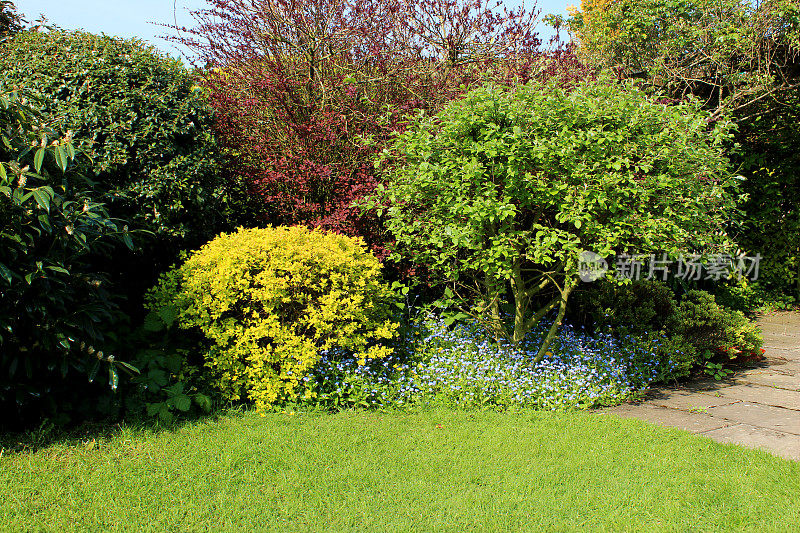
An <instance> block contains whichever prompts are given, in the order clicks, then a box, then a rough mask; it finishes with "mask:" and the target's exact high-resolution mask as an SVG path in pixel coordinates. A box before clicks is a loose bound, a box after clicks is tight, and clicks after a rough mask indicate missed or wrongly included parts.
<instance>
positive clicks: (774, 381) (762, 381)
mask: <svg viewBox="0 0 800 533" xmlns="http://www.w3.org/2000/svg"><path fill="white" fill-rule="evenodd" d="M733 381H734V382H735V383H737V384H741V383H750V384H753V385H762V386H764V387H773V388H777V389H786V390H790V391H800V377H798V376H796V375H793V374H780V373H777V372H773V371H772V370H770V369H764V370H763V371H762V372H752V373H743V374H741V375H737V376H735V377H734V378H733Z"/></svg>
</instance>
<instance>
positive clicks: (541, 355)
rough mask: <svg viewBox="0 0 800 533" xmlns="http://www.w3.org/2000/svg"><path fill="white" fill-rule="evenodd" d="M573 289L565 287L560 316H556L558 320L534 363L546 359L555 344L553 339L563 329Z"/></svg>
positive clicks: (562, 292) (568, 286)
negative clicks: (560, 328) (562, 323)
mask: <svg viewBox="0 0 800 533" xmlns="http://www.w3.org/2000/svg"><path fill="white" fill-rule="evenodd" d="M572 289H573V287H572V286H571V285H567V286H565V287H564V290H563V291H561V302H560V303H559V306H558V315H557V316H556V320H555V322H553V325H552V326H550V329H549V330H548V331H547V335H546V336H545V338H544V342H542V346H541V347H540V348H539V353H537V354H536V359H534V362H536V363H538V362H539V361H541V360H542V359H544V356H545V354H546V353H547V350H548V349H549V348H550V345H551V344H552V343H553V339H555V338H556V334H557V333H558V328H559V327H561V321H562V320H564V315H565V314H566V313H567V299H568V298H569V294H570V293H571V292H572Z"/></svg>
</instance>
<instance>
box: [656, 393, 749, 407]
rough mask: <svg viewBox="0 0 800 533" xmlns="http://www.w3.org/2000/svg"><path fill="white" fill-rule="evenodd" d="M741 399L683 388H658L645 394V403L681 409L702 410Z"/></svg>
mask: <svg viewBox="0 0 800 533" xmlns="http://www.w3.org/2000/svg"><path fill="white" fill-rule="evenodd" d="M739 401H741V400H740V399H738V398H730V397H723V396H713V395H712V394H709V393H706V392H691V391H685V390H674V391H669V390H667V391H665V390H663V389H662V390H658V391H654V392H652V393H650V394H648V395H647V403H649V404H650V405H656V406H659V407H669V408H672V409H679V410H681V411H689V412H692V411H702V410H704V409H708V408H709V407H717V406H719V405H728V404H731V403H736V402H739Z"/></svg>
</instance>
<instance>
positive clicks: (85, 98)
mask: <svg viewBox="0 0 800 533" xmlns="http://www.w3.org/2000/svg"><path fill="white" fill-rule="evenodd" d="M0 70H2V71H3V72H4V74H5V75H6V77H7V79H8V80H9V83H12V84H19V85H24V86H25V87H28V88H30V89H33V90H35V91H37V92H39V93H41V94H43V95H45V96H46V97H47V102H46V106H45V112H47V113H48V114H49V115H50V116H52V117H57V118H58V120H59V121H60V123H61V126H62V127H63V129H64V130H65V131H66V130H70V131H72V132H73V137H74V142H75V144H76V146H79V147H81V148H82V149H84V150H85V151H86V153H87V154H88V155H90V156H91V158H90V159H89V158H87V159H85V160H83V161H81V162H79V170H80V171H82V172H83V173H85V174H86V175H87V176H90V177H92V179H93V180H94V181H95V182H96V184H95V187H97V188H98V189H99V190H102V191H104V192H110V193H113V195H112V198H113V201H111V202H110V204H109V206H108V208H109V210H110V211H111V212H112V214H114V215H115V216H118V217H122V218H126V219H128V220H130V221H131V222H132V224H133V225H135V226H136V227H142V228H146V229H148V230H151V231H153V232H156V233H157V234H159V235H164V236H172V237H179V238H190V239H194V240H197V239H202V240H203V241H205V240H208V239H209V238H211V237H212V236H213V235H215V234H216V233H217V231H218V229H219V227H220V223H221V222H220V218H221V217H224V215H225V212H226V208H225V193H224V190H223V188H222V187H221V185H220V178H219V176H220V169H219V166H218V164H217V161H218V156H217V152H216V145H215V143H214V137H213V135H212V134H211V129H210V128H211V124H212V121H213V116H212V112H211V110H210V108H209V107H208V106H207V104H206V99H205V96H204V94H203V92H202V90H201V89H199V88H198V87H196V86H195V85H194V82H193V78H192V75H191V74H190V73H189V72H188V71H187V70H186V68H185V67H184V66H183V64H182V63H181V62H180V61H179V60H176V59H170V58H167V57H165V56H163V55H161V54H160V53H159V52H158V51H157V50H156V49H155V48H153V47H152V46H150V45H148V44H145V43H144V42H142V41H139V40H136V39H128V40H126V39H120V38H116V37H109V36H105V35H93V34H90V33H85V32H80V31H77V32H65V31H60V30H58V31H51V32H48V33H42V32H36V31H27V32H20V33H18V34H16V35H14V37H13V38H11V39H9V41H8V42H7V43H5V44H4V45H3V46H2V53H0Z"/></svg>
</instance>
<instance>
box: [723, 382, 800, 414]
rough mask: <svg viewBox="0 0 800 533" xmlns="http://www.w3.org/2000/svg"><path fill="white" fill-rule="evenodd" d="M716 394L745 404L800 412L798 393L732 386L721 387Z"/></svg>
mask: <svg viewBox="0 0 800 533" xmlns="http://www.w3.org/2000/svg"><path fill="white" fill-rule="evenodd" d="M718 393H719V394H720V395H721V396H722V397H724V398H731V399H735V400H742V401H745V402H757V403H760V404H763V405H772V406H774V407H784V408H786V409H795V410H798V411H800V392H797V391H790V390H785V389H776V388H774V387H764V386H763V385H751V384H744V385H733V386H731V387H723V388H721V389H720V390H719V391H718Z"/></svg>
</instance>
